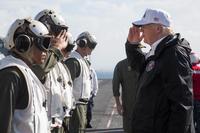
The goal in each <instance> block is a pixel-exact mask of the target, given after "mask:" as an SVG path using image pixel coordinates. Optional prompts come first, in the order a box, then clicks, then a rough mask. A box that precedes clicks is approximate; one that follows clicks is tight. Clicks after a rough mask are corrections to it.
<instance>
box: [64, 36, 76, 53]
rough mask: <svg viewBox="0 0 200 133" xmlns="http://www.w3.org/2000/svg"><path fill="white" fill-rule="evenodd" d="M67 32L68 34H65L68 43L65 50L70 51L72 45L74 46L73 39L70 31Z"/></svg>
mask: <svg viewBox="0 0 200 133" xmlns="http://www.w3.org/2000/svg"><path fill="white" fill-rule="evenodd" d="M67 34H68V36H67V38H68V45H67V47H66V48H65V50H66V52H71V51H72V50H73V48H74V46H75V45H74V40H73V36H72V34H71V33H70V32H68V33H67Z"/></svg>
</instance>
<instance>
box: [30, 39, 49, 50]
mask: <svg viewBox="0 0 200 133" xmlns="http://www.w3.org/2000/svg"><path fill="white" fill-rule="evenodd" d="M50 41H51V36H42V37H37V38H34V44H35V45H36V47H37V48H38V49H40V50H41V51H48V50H49V47H50Z"/></svg>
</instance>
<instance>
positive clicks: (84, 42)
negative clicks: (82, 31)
mask: <svg viewBox="0 0 200 133" xmlns="http://www.w3.org/2000/svg"><path fill="white" fill-rule="evenodd" d="M76 43H77V45H78V46H79V47H81V48H83V47H86V46H87V39H85V38H82V39H78V40H77V41H76Z"/></svg>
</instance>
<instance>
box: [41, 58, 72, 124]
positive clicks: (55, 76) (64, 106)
mask: <svg viewBox="0 0 200 133" xmlns="http://www.w3.org/2000/svg"><path fill="white" fill-rule="evenodd" d="M45 87H46V89H47V92H48V93H47V96H48V101H47V103H48V120H49V122H50V124H52V123H51V121H52V118H54V119H55V123H56V125H58V126H62V121H63V118H64V117H65V116H70V114H69V112H70V111H71V109H72V107H73V95H72V87H73V85H72V79H71V75H70V72H69V71H68V69H67V68H66V67H64V65H63V64H62V63H61V62H58V63H57V64H56V65H55V67H54V68H53V69H52V70H51V71H50V72H49V73H48V74H47V76H46V82H45ZM53 124H54V123H53Z"/></svg>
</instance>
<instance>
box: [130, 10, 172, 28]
mask: <svg viewBox="0 0 200 133" xmlns="http://www.w3.org/2000/svg"><path fill="white" fill-rule="evenodd" d="M152 23H153V24H162V25H163V26H166V27H170V26H171V16H170V15H169V13H167V12H166V11H163V10H158V9H146V11H145V13H144V15H143V17H142V19H141V20H138V21H135V22H133V23H132V24H133V25H136V26H142V25H146V24H152Z"/></svg>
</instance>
